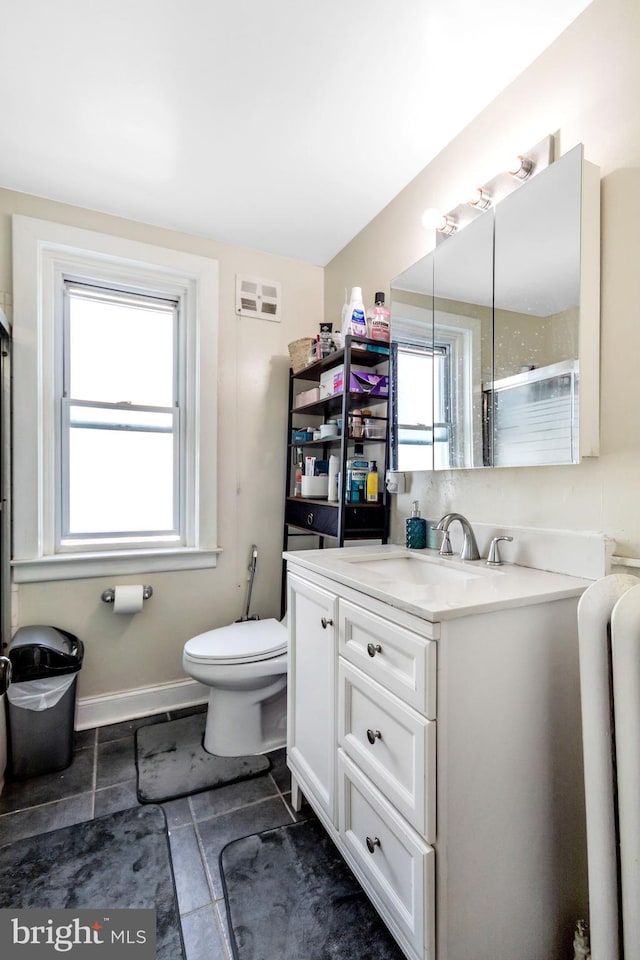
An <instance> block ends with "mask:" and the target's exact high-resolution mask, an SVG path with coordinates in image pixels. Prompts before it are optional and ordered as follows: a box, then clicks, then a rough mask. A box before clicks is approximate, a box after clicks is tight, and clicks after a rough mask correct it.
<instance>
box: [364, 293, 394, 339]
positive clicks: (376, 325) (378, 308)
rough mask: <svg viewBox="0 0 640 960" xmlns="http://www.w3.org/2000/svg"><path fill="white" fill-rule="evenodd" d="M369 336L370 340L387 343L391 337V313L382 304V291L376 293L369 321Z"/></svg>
mask: <svg viewBox="0 0 640 960" xmlns="http://www.w3.org/2000/svg"><path fill="white" fill-rule="evenodd" d="M369 336H370V338H371V339H372V340H382V341H383V342H384V343H389V340H390V339H391V314H390V313H389V311H388V310H387V308H386V307H385V305H384V293H382V292H379V293H376V305H375V307H374V308H373V314H372V316H371V320H370V322H369Z"/></svg>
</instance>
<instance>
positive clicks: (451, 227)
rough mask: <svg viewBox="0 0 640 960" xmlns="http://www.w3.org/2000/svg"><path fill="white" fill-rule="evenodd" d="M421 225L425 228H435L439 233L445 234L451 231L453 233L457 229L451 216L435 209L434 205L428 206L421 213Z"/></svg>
mask: <svg viewBox="0 0 640 960" xmlns="http://www.w3.org/2000/svg"><path fill="white" fill-rule="evenodd" d="M422 226H423V227H424V228H425V230H433V229H435V230H437V231H438V232H439V233H445V234H447V236H448V235H449V234H451V233H455V232H456V230H457V229H458V224H457V223H456V221H455V220H454V219H453V217H449V216H446V215H445V214H443V213H440V211H439V210H436V208H435V207H429V208H428V209H427V210H425V212H424V213H423V214H422Z"/></svg>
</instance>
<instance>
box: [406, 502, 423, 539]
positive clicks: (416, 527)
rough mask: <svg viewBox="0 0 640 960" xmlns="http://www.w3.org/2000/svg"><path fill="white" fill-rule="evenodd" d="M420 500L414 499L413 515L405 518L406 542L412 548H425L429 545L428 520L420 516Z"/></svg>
mask: <svg viewBox="0 0 640 960" xmlns="http://www.w3.org/2000/svg"><path fill="white" fill-rule="evenodd" d="M418 506H419V504H418V501H417V500H414V501H413V509H412V510H411V516H410V517H407V519H406V520H405V525H406V530H407V538H406V544H407V547H408V548H409V549H410V550H423V549H424V548H425V547H426V545H427V521H426V520H425V519H423V517H421V516H420V511H419V509H418Z"/></svg>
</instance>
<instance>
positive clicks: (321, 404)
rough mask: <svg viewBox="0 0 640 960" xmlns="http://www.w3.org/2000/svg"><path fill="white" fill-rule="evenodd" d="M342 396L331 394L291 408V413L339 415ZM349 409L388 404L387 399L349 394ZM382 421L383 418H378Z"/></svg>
mask: <svg viewBox="0 0 640 960" xmlns="http://www.w3.org/2000/svg"><path fill="white" fill-rule="evenodd" d="M343 396H344V394H342V393H333V394H332V395H331V396H330V397H323V398H322V400H314V402H313V403H305V404H304V405H303V406H301V407H292V409H291V413H294V414H295V413H308V414H309V415H310V416H326V415H327V413H329V414H331V413H334V412H336V413H339V412H340V411H341V410H342V398H343ZM348 398H349V407H350V409H356V410H357V409H362V408H363V407H364V409H365V410H366V409H368V408H369V407H372V406H373V407H377V406H379V404H381V403H388V402H389V397H378V396H371V394H370V393H349V394H348ZM380 419H384V418H382V417H381V418H380Z"/></svg>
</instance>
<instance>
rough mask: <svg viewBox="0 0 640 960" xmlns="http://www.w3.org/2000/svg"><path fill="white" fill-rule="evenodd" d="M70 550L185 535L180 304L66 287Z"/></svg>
mask: <svg viewBox="0 0 640 960" xmlns="http://www.w3.org/2000/svg"><path fill="white" fill-rule="evenodd" d="M65 294H66V305H67V322H66V324H65V343H64V355H65V357H66V358H67V362H66V364H65V374H64V382H65V388H64V391H63V396H62V398H61V402H62V445H61V458H60V460H61V483H60V488H61V496H62V531H61V541H62V544H63V545H64V546H69V545H70V544H72V543H77V542H78V541H81V542H95V541H97V542H105V541H109V542H112V543H117V542H120V541H123V540H125V541H126V540H130V539H133V538H138V539H144V538H148V537H154V536H155V537H157V536H160V535H163V537H164V538H165V539H176V540H177V539H179V526H180V521H179V506H178V497H177V494H178V492H179V475H180V471H179V450H180V445H179V426H180V419H179V413H180V410H179V404H178V400H177V395H176V393H177V390H176V386H177V374H176V357H175V344H176V342H177V337H176V332H177V320H178V310H177V304H176V302H171V301H161V300H157V299H156V298H154V297H152V296H144V295H130V294H126V293H121V292H119V291H116V290H113V291H111V290H108V289H102V288H97V287H91V286H88V285H82V286H80V285H78V284H72V283H67V284H66V285H65Z"/></svg>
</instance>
